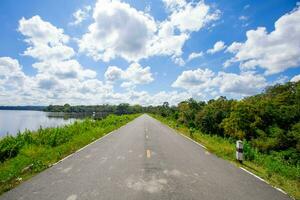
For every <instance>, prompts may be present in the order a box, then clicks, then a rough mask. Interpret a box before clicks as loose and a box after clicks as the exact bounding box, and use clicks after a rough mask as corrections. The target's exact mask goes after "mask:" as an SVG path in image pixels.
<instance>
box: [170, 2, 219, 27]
mask: <svg viewBox="0 0 300 200" xmlns="http://www.w3.org/2000/svg"><path fill="white" fill-rule="evenodd" d="M210 9H211V8H210V7H209V6H208V5H206V4H205V3H204V2H203V1H199V2H198V3H193V2H190V3H187V4H186V5H185V6H184V7H183V8H181V9H179V10H175V11H174V12H173V13H172V14H171V15H170V16H169V21H170V22H171V24H172V25H173V26H174V27H176V28H178V29H179V30H180V31H181V32H192V31H199V30H200V29H201V28H203V27H204V26H205V25H207V24H208V23H209V22H211V21H214V20H217V19H219V17H220V11H218V10H217V11H215V12H213V13H211V12H210Z"/></svg>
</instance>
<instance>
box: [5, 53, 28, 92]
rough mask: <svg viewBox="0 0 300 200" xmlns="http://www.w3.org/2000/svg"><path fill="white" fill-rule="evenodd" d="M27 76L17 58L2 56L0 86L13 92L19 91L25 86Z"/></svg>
mask: <svg viewBox="0 0 300 200" xmlns="http://www.w3.org/2000/svg"><path fill="white" fill-rule="evenodd" d="M25 81H26V76H25V74H24V73H23V71H22V67H21V66H20V64H19V62H18V61H17V60H16V59H12V58H10V57H0V86H1V87H2V89H3V90H4V89H6V90H10V91H11V92H15V91H19V90H20V89H22V88H23V87H24V83H25Z"/></svg>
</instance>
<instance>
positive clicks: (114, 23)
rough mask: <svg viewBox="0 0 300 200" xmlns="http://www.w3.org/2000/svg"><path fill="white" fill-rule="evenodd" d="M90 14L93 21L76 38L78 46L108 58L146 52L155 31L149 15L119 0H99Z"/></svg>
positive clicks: (129, 57)
mask: <svg viewBox="0 0 300 200" xmlns="http://www.w3.org/2000/svg"><path fill="white" fill-rule="evenodd" d="M93 18H94V20H95V22H94V23H93V24H91V25H90V26H89V32H88V33H86V34H84V35H83V37H82V39H81V40H80V41H79V47H80V51H81V52H86V53H87V54H88V55H90V56H92V57H93V58H94V59H96V60H98V59H101V60H104V61H109V60H110V59H112V58H114V57H115V56H120V57H123V58H125V59H126V60H138V59H140V58H142V57H144V55H145V54H146V50H147V49H146V48H147V46H148V45H149V42H150V39H151V38H152V36H153V34H154V33H155V31H156V23H155V21H154V19H153V18H152V17H151V16H149V15H148V14H146V13H143V12H141V11H137V10H136V9H134V8H132V7H130V5H129V4H126V3H122V2H119V1H111V0H99V1H98V2H97V3H96V6H95V8H94V13H93ZM124 22H126V23H124Z"/></svg>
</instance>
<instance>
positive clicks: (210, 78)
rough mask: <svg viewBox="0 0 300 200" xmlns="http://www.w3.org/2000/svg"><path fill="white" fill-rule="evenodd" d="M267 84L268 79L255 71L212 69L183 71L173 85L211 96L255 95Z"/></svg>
mask: <svg viewBox="0 0 300 200" xmlns="http://www.w3.org/2000/svg"><path fill="white" fill-rule="evenodd" d="M266 86H267V83H266V79H265V78H264V77H263V76H262V75H259V74H255V73H254V72H246V73H242V74H234V73H226V72H218V73H217V74H215V73H214V72H213V71H211V70H210V69H204V70H203V69H196V70H188V71H183V72H182V74H181V75H179V76H178V78H177V79H176V81H175V82H174V83H173V84H172V87H176V88H183V89H185V90H188V91H190V92H192V93H194V94H197V93H198V94H199V93H200V94H201V95H204V96H210V94H209V93H212V92H215V93H217V94H219V95H226V94H235V95H253V94H256V93H258V92H260V91H261V90H262V89H263V88H264V87H266Z"/></svg>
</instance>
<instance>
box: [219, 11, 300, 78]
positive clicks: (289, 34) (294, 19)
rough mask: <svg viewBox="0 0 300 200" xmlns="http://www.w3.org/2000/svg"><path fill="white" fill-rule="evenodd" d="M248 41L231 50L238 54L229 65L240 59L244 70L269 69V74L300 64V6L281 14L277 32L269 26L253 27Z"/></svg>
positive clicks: (226, 63) (235, 43)
mask: <svg viewBox="0 0 300 200" xmlns="http://www.w3.org/2000/svg"><path fill="white" fill-rule="evenodd" d="M246 36H247V40H246V41H245V42H234V43H232V44H231V45H230V46H229V47H228V49H227V51H229V52H231V53H233V54H234V57H233V58H231V59H230V60H228V61H226V62H225V63H224V66H225V67H228V66H230V65H231V64H232V63H233V62H240V67H241V69H243V70H253V69H255V68H256V67H261V68H263V69H265V73H266V74H276V73H279V72H283V71H285V70H286V69H288V68H292V67H298V66H299V65H300V40H299V38H300V8H299V6H298V7H297V8H295V9H294V10H293V11H292V12H290V13H287V14H285V15H283V16H282V17H280V18H279V19H278V20H277V21H276V22H275V29H274V31H272V32H270V33H268V31H267V29H266V28H265V27H258V28H257V29H256V30H249V31H247V33H246Z"/></svg>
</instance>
